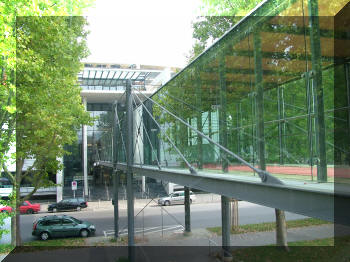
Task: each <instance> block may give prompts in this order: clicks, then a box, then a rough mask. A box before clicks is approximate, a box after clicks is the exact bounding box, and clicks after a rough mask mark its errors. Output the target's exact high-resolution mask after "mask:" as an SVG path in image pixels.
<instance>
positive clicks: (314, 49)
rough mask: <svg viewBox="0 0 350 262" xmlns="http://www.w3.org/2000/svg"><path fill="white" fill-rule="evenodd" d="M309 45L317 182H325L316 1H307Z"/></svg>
mask: <svg viewBox="0 0 350 262" xmlns="http://www.w3.org/2000/svg"><path fill="white" fill-rule="evenodd" d="M308 11H309V23H310V44H311V61H312V71H311V72H312V73H311V77H312V83H313V87H314V90H315V98H316V99H315V100H316V105H315V119H316V130H315V131H316V141H317V143H316V150H317V153H318V160H317V181H318V182H327V159H326V130H325V120H324V103H323V87H322V61H321V59H322V54H321V41H320V25H319V17H318V0H308Z"/></svg>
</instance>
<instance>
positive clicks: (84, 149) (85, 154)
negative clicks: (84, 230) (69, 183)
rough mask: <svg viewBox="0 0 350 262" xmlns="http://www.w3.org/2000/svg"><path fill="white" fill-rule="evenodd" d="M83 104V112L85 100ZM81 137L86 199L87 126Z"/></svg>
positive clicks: (87, 189) (86, 194) (86, 195)
mask: <svg viewBox="0 0 350 262" xmlns="http://www.w3.org/2000/svg"><path fill="white" fill-rule="evenodd" d="M83 104H84V107H85V110H87V103H86V98H83ZM82 137H83V150H82V154H83V176H84V197H85V198H87V197H88V196H89V184H88V169H87V160H88V157H87V126H86V125H83V128H82Z"/></svg>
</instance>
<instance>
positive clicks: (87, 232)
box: [80, 229, 89, 237]
mask: <svg viewBox="0 0 350 262" xmlns="http://www.w3.org/2000/svg"><path fill="white" fill-rule="evenodd" d="M80 236H81V237H88V236H89V231H88V230H87V229H82V230H80Z"/></svg>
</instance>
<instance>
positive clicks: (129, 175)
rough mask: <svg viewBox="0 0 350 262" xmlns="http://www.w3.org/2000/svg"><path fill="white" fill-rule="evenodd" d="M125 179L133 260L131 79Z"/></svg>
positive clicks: (129, 250)
mask: <svg viewBox="0 0 350 262" xmlns="http://www.w3.org/2000/svg"><path fill="white" fill-rule="evenodd" d="M125 99H126V139H125V147H126V164H127V169H126V179H127V182H126V183H127V199H128V200H127V201H128V202H127V206H128V257H129V260H130V261H131V262H134V261H135V247H134V246H135V241H134V238H135V232H134V192H133V171H132V165H133V134H134V132H133V103H132V93H131V81H130V80H128V81H127V84H126V97H125Z"/></svg>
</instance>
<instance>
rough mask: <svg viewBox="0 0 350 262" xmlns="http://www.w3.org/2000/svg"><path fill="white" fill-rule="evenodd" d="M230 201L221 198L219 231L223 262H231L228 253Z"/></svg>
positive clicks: (224, 197)
mask: <svg viewBox="0 0 350 262" xmlns="http://www.w3.org/2000/svg"><path fill="white" fill-rule="evenodd" d="M230 213H231V212H230V200H229V198H228V197H226V196H221V225H222V227H221V230H222V232H221V233H222V249H223V252H224V254H223V258H224V261H232V256H231V254H230V253H229V252H230V245H231V244H230V235H231V231H230V230H231V225H230V224H231V223H230Z"/></svg>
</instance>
